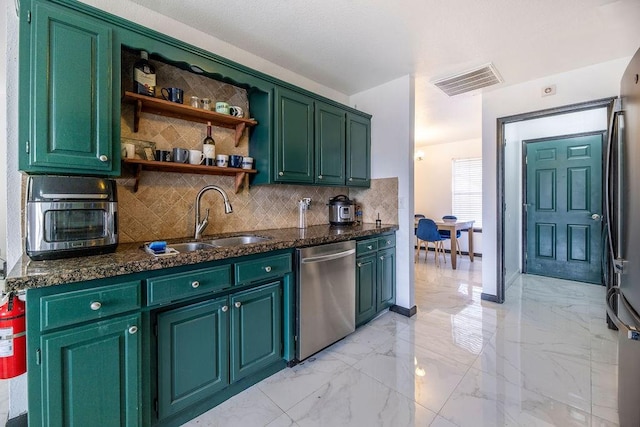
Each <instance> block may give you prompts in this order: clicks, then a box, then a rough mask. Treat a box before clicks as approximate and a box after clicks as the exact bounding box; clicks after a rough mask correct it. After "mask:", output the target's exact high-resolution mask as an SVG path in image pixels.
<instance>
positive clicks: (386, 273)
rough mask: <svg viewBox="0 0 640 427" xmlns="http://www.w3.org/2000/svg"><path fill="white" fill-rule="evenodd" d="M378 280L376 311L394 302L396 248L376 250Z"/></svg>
mask: <svg viewBox="0 0 640 427" xmlns="http://www.w3.org/2000/svg"><path fill="white" fill-rule="evenodd" d="M377 264H378V281H377V289H376V291H377V292H376V293H377V296H376V312H380V311H382V310H384V309H386V308H389V307H391V306H392V305H393V304H395V302H396V250H395V248H389V249H384V250H380V251H378V260H377Z"/></svg>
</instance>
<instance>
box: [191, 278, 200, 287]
mask: <svg viewBox="0 0 640 427" xmlns="http://www.w3.org/2000/svg"><path fill="white" fill-rule="evenodd" d="M198 286H200V282H198V281H197V280H194V281H193V282H191V287H192V288H194V289H195V288H197V287H198Z"/></svg>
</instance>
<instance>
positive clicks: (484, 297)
mask: <svg viewBox="0 0 640 427" xmlns="http://www.w3.org/2000/svg"><path fill="white" fill-rule="evenodd" d="M480 299H482V300H484V301H491V302H496V303H498V304H502V303H503V302H504V301H500V300H499V299H498V297H497V296H496V295H491V294H485V293H484V292H483V293H482V294H480Z"/></svg>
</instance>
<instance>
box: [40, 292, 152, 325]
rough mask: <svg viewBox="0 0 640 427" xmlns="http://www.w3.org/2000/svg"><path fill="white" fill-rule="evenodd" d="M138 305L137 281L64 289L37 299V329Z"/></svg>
mask: <svg viewBox="0 0 640 427" xmlns="http://www.w3.org/2000/svg"><path fill="white" fill-rule="evenodd" d="M139 308H140V281H133V282H125V283H119V284H117V285H110V286H102V287H99V288H93V289H83V290H80V291H73V292H64V293H61V294H57V295H49V296H46V297H42V298H41V299H40V329H41V330H43V331H44V330H47V329H53V328H58V327H60V326H66V325H72V324H74V323H80V322H85V321H87V320H96V319H100V318H103V317H107V316H111V315H114V314H118V313H124V312H126V311H131V310H136V309H139Z"/></svg>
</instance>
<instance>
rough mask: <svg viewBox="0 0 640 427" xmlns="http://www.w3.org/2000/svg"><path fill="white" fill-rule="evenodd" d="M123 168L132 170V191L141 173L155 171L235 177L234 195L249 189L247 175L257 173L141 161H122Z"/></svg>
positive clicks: (234, 169)
mask: <svg viewBox="0 0 640 427" xmlns="http://www.w3.org/2000/svg"><path fill="white" fill-rule="evenodd" d="M122 162H123V163H124V164H125V166H128V167H129V168H130V169H133V170H134V175H135V180H136V182H135V184H134V186H133V191H134V192H136V191H138V184H139V181H140V174H141V173H142V171H144V170H147V171H157V172H179V173H195V174H200V175H227V176H235V190H236V194H237V193H238V191H240V188H241V187H242V186H243V184H244V187H245V188H249V175H250V174H255V173H258V171H257V170H255V169H240V168H221V167H218V166H203V165H190V164H188V163H174V162H157V161H150V160H141V159H122Z"/></svg>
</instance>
